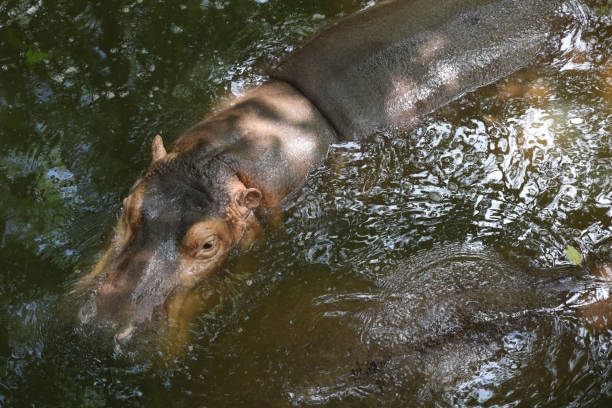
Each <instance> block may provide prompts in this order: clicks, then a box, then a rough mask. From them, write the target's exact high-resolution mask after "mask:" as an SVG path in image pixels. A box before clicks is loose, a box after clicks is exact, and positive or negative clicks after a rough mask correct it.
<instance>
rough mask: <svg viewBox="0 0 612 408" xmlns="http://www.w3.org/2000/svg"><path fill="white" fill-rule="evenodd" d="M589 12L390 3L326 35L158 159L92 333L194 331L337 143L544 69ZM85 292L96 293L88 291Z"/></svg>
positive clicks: (551, 3) (127, 215)
mask: <svg viewBox="0 0 612 408" xmlns="http://www.w3.org/2000/svg"><path fill="white" fill-rule="evenodd" d="M572 7H578V6H576V4H574V3H571V4H568V3H565V2H563V1H561V0H558V1H557V0H414V1H396V2H390V3H384V4H381V5H379V6H376V7H372V8H369V9H367V10H366V11H364V12H362V13H359V14H356V15H354V16H352V17H349V18H346V19H344V20H341V21H340V22H339V23H337V24H336V25H334V26H332V27H330V28H328V29H327V30H324V31H322V32H321V33H319V34H318V35H317V36H315V37H314V38H313V39H312V40H311V41H310V42H308V43H307V44H306V45H305V46H304V47H303V48H301V49H300V50H298V51H297V52H296V53H295V54H293V55H292V56H290V57H289V58H288V59H286V60H285V61H284V62H283V63H282V64H280V65H279V66H278V67H277V68H276V70H274V71H273V72H272V73H271V76H270V79H269V82H267V83H265V84H263V85H261V86H259V87H257V88H254V89H251V90H249V91H248V92H246V94H245V96H244V97H242V98H240V99H238V100H236V101H235V102H234V103H233V104H232V105H231V106H230V107H226V108H223V109H219V110H218V111H217V112H216V113H214V114H213V115H212V116H210V117H209V118H207V119H205V120H203V121H202V122H200V123H198V124H197V125H195V127H193V128H192V129H190V130H189V131H187V132H186V133H185V134H184V135H183V136H181V138H180V139H179V140H178V141H177V142H176V144H175V145H174V148H173V149H172V150H171V152H169V153H167V152H166V150H165V148H164V146H163V143H162V140H161V138H160V137H159V136H156V137H155V139H154V141H153V148H152V150H153V154H152V156H153V160H152V163H151V166H150V168H149V169H148V171H147V173H146V175H145V176H144V177H143V178H142V179H141V180H139V181H138V182H137V183H136V185H135V187H134V188H133V190H132V192H131V193H130V195H129V196H128V197H127V198H126V199H125V201H124V211H123V214H122V216H121V218H120V220H119V225H118V228H117V234H116V237H115V239H114V240H113V242H112V244H111V245H110V247H109V248H108V250H107V251H106V253H105V255H104V256H103V257H102V259H101V260H100V261H99V263H98V265H97V266H96V267H95V268H94V270H93V271H92V272H91V273H90V274H89V275H88V276H87V277H85V278H83V279H82V280H81V281H80V282H79V283H78V284H77V292H81V293H86V294H87V295H86V296H85V297H86V298H87V301H86V305H85V306H84V307H83V308H82V309H81V311H80V316H81V317H82V320H83V321H89V322H95V323H96V324H99V325H107V326H108V327H111V328H112V330H113V332H114V335H115V338H116V339H117V340H118V341H120V342H127V341H128V340H130V339H133V338H134V337H135V333H138V332H139V331H140V330H141V328H142V327H145V326H149V325H151V322H154V321H157V322H159V321H162V322H167V323H170V324H169V326H173V327H184V326H185V324H186V323H185V322H188V320H189V318H190V317H189V316H192V315H193V314H194V313H195V312H194V311H196V310H197V306H194V305H197V303H198V302H197V301H194V298H196V297H197V295H194V293H196V292H197V291H194V288H196V287H197V286H198V285H199V284H200V283H201V282H203V281H205V280H206V279H207V278H208V277H210V276H211V275H213V274H214V273H215V271H216V270H218V269H219V267H220V265H221V264H222V263H223V261H224V260H225V259H226V257H227V256H228V252H229V251H230V250H231V249H232V248H234V247H236V246H238V245H241V246H247V247H248V245H249V242H250V241H251V240H252V239H253V237H254V236H256V235H257V232H258V230H259V228H260V227H259V224H258V222H257V219H256V218H255V216H254V215H253V212H254V210H257V209H260V208H262V207H270V206H274V205H277V204H278V203H279V202H280V201H281V200H282V199H283V198H284V197H286V196H287V195H288V194H289V193H290V192H292V191H293V190H294V189H296V187H298V186H299V185H300V184H301V183H302V182H303V180H304V178H305V177H306V175H307V173H308V171H309V168H310V167H311V166H312V165H313V164H314V163H316V162H318V161H320V160H322V159H323V158H324V157H325V156H326V153H327V151H328V148H329V146H330V144H331V143H334V142H336V141H339V140H347V139H355V138H362V137H365V136H367V135H369V134H371V133H372V132H373V131H375V130H376V129H380V128H383V127H389V126H410V125H412V124H414V123H415V121H416V120H417V119H418V118H419V117H420V116H422V115H424V114H427V113H429V112H431V111H433V110H435V109H437V108H439V107H440V106H442V105H444V104H446V103H448V102H449V101H451V100H453V99H456V98H457V97H459V96H461V95H462V94H464V93H466V92H469V91H471V90H474V89H476V88H478V87H481V86H483V85H486V84H489V83H491V82H493V81H495V80H497V79H499V78H501V77H503V76H507V75H509V74H511V73H512V72H514V71H516V70H518V69H520V68H522V67H524V66H526V65H528V64H530V63H532V62H533V61H534V60H535V59H536V58H537V57H538V55H540V54H541V53H542V52H545V51H546V50H547V49H548V48H549V47H550V44H551V42H553V43H554V42H555V41H554V38H555V37H554V36H553V35H551V33H560V31H561V27H563V26H567V23H568V21H572V20H573V17H572V15H571V14H572V12H571V10H572ZM83 288H87V290H86V291H85V290H84V289H83Z"/></svg>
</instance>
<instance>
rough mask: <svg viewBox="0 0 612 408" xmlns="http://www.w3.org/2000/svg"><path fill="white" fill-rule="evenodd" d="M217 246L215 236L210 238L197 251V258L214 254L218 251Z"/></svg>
mask: <svg viewBox="0 0 612 408" xmlns="http://www.w3.org/2000/svg"><path fill="white" fill-rule="evenodd" d="M216 247H217V240H216V239H214V238H209V239H207V240H206V241H204V244H202V246H201V247H200V250H199V251H198V252H197V253H196V255H195V256H196V257H197V258H208V257H211V256H213V255H214V254H215V253H216V251H215V249H216Z"/></svg>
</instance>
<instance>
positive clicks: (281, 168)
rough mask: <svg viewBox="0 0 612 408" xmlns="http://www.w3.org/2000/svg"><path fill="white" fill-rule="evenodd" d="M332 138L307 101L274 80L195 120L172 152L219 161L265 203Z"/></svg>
mask: <svg viewBox="0 0 612 408" xmlns="http://www.w3.org/2000/svg"><path fill="white" fill-rule="evenodd" d="M335 140H336V135H335V132H334V130H333V128H332V127H331V126H330V124H329V123H328V122H327V120H326V119H325V118H324V117H323V116H322V115H321V113H320V112H319V111H318V110H317V108H316V107H315V106H314V105H313V104H312V103H310V101H308V99H306V98H305V97H304V96H302V94H301V93H299V92H298V91H296V90H295V89H294V88H293V87H292V86H291V85H289V84H287V83H284V82H280V81H275V82H271V83H268V84H265V85H262V86H260V87H258V88H255V89H252V90H250V91H249V92H247V94H246V95H245V96H244V97H242V98H240V99H238V100H237V101H236V103H235V104H234V105H233V106H231V107H228V108H226V109H222V110H220V111H218V112H216V113H215V114H214V115H213V116H211V117H210V118H208V119H206V120H204V121H202V122H200V123H198V124H197V125H196V126H195V127H193V128H192V129H191V130H189V131H188V132H187V133H185V134H184V135H183V136H182V137H181V138H180V139H179V140H178V142H177V144H176V146H175V148H174V152H176V153H181V152H187V151H198V153H199V154H201V155H202V157H208V158H210V159H212V158H216V159H218V160H219V161H221V162H223V163H225V164H226V165H227V166H229V167H230V168H231V169H232V170H233V171H234V172H235V174H236V175H237V176H238V178H239V179H240V181H241V182H242V183H243V184H244V185H245V186H246V187H255V188H258V189H259V190H260V191H261V192H262V194H263V204H264V205H267V206H270V205H275V204H277V203H278V202H279V201H280V200H282V199H283V198H284V197H285V196H287V195H288V194H289V193H290V192H291V191H293V190H295V188H296V187H297V186H298V185H299V184H300V183H301V182H302V181H303V180H304V178H305V177H306V175H307V173H308V169H309V168H310V167H311V166H312V165H313V164H314V163H316V162H317V161H319V160H321V159H322V158H323V157H324V156H325V155H326V154H327V150H328V148H329V145H330V144H331V143H333V142H334V141H335ZM203 165H206V163H203Z"/></svg>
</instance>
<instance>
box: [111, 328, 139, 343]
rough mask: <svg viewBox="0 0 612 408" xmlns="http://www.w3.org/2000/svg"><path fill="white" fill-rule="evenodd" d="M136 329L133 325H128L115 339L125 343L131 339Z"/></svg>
mask: <svg viewBox="0 0 612 408" xmlns="http://www.w3.org/2000/svg"><path fill="white" fill-rule="evenodd" d="M135 329H136V327H135V326H134V325H133V324H130V325H128V326H127V327H126V328H124V329H122V330H121V331H120V332H119V333H117V335H116V336H115V339H116V340H117V341H118V342H120V343H125V342H126V341H128V340H129V339H130V337H131V336H132V334H133V333H134V330H135Z"/></svg>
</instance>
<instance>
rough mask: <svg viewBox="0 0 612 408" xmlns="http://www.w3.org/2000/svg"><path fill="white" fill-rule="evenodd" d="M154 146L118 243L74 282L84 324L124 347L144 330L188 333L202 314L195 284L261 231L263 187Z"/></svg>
mask: <svg viewBox="0 0 612 408" xmlns="http://www.w3.org/2000/svg"><path fill="white" fill-rule="evenodd" d="M156 143H157V139H156V141H155V142H154V144H153V158H154V159H153V163H152V165H151V168H150V169H149V171H148V173H147V175H146V176H145V177H144V178H143V180H141V181H140V182H139V183H138V184H137V186H136V188H134V190H133V191H132V193H131V194H130V195H129V196H128V197H127V198H126V199H125V200H124V211H123V213H122V215H121V217H120V219H119V222H118V226H117V228H116V235H115V238H114V240H113V242H112V243H111V245H110V247H109V248H108V249H107V251H106V252H105V254H104V255H103V257H102V258H101V259H100V261H99V262H98V264H97V265H96V267H95V268H94V269H93V271H92V272H91V273H90V274H89V275H88V276H86V277H85V278H83V279H81V281H80V282H79V283H78V284H77V292H78V291H81V292H84V290H83V289H86V290H87V293H89V299H88V300H87V302H86V305H85V306H84V307H83V308H82V309H81V311H80V316H81V321H82V322H87V323H93V324H94V325H99V326H100V327H107V328H111V330H112V331H113V333H114V335H115V339H116V340H117V341H119V342H120V343H125V342H127V341H128V340H130V339H131V338H132V337H134V333H137V332H139V331H140V330H137V329H138V328H139V327H148V326H154V327H153V328H154V330H155V331H156V332H157V333H158V334H159V333H162V334H163V333H164V331H166V329H168V328H172V327H175V328H180V329H182V330H186V329H187V327H186V326H188V323H189V321H190V319H192V318H193V317H194V316H195V313H197V309H198V308H197V303H198V302H197V301H195V300H194V299H196V298H197V297H198V293H197V292H198V291H197V290H195V289H196V287H198V286H199V285H200V284H202V283H203V282H205V281H206V279H207V278H209V277H210V276H212V275H214V273H215V272H216V271H217V270H218V269H219V268H220V266H221V265H222V263H223V261H224V260H225V259H226V258H227V255H228V252H229V251H230V250H231V249H232V248H234V247H235V246H236V245H237V244H239V243H241V241H242V240H243V237H244V236H245V235H246V236H249V235H252V234H251V230H252V229H253V228H255V227H256V226H257V223H256V220H255V217H254V215H253V214H252V211H253V210H254V209H255V208H256V207H257V206H259V203H260V201H261V193H260V192H259V190H258V189H255V188H247V187H246V186H244V184H243V183H242V182H240V180H239V179H238V177H237V176H236V175H235V174H234V173H233V172H232V171H231V169H229V168H228V167H227V166H225V165H223V163H220V162H218V163H213V164H211V163H207V164H206V166H205V167H206V168H205V169H202V168H200V167H199V166H200V160H198V159H197V158H195V159H194V158H193V157H191V156H190V155H189V154H182V155H181V154H178V155H177V154H165V149H163V145H162V147H161V148H160V147H159V146H156ZM207 180H212V182H207ZM162 327H165V328H162ZM182 342H184V341H182Z"/></svg>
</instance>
